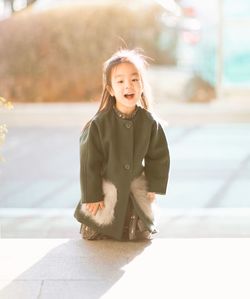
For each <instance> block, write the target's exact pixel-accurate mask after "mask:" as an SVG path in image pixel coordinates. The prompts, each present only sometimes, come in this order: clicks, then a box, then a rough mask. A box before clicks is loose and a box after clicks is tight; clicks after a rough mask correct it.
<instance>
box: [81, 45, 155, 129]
mask: <svg viewBox="0 0 250 299" xmlns="http://www.w3.org/2000/svg"><path fill="white" fill-rule="evenodd" d="M148 58H149V57H146V56H144V55H143V54H142V52H141V50H139V49H133V50H128V49H122V50H119V51H117V52H116V53H114V54H113V55H112V56H111V57H110V58H109V59H108V60H107V61H105V62H104V64H103V77H102V85H103V89H102V95H101V101H100V106H99V108H98V110H97V112H96V114H95V116H96V115H98V114H99V113H101V112H104V111H107V110H109V109H110V108H111V107H112V106H113V105H114V104H115V98H114V97H113V96H111V94H110V93H109V91H108V88H111V73H112V70H113V68H114V67H116V66H117V65H119V64H120V63H124V62H127V63H131V64H133V65H134V66H135V68H136V69H137V70H138V72H139V74H140V77H141V81H142V86H143V93H142V94H141V98H140V100H139V104H140V106H142V107H143V108H144V109H146V110H149V108H150V87H149V85H148V83H147V81H146V78H145V70H146V67H147V66H148V62H147V59H148ZM95 116H94V117H95ZM94 117H93V118H94ZM93 118H92V119H93ZM92 119H91V120H90V121H89V122H88V123H87V124H86V125H85V127H84V128H87V127H88V126H89V125H90V123H91V121H92Z"/></svg>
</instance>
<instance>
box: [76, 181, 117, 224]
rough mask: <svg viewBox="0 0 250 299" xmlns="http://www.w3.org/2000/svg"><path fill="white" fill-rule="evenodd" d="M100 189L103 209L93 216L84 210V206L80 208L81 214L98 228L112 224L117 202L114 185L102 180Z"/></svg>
mask: <svg viewBox="0 0 250 299" xmlns="http://www.w3.org/2000/svg"><path fill="white" fill-rule="evenodd" d="M102 188H103V193H104V208H103V209H102V210H98V211H97V213H96V215H95V216H94V215H92V214H91V213H90V212H89V211H88V210H87V209H86V205H85V204H83V205H82V206H81V210H82V212H83V213H84V214H85V215H86V216H88V217H89V218H91V219H92V220H94V221H95V222H96V223H97V224H98V225H100V226H102V225H108V224H111V223H112V222H113V220H114V210H115V205H116V202H117V189H116V187H115V185H114V184H112V183H111V182H108V181H105V180H103V182H102Z"/></svg>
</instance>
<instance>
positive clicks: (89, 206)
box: [85, 200, 104, 216]
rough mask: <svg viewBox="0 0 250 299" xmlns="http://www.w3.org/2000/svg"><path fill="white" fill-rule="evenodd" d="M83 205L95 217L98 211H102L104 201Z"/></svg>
mask: <svg viewBox="0 0 250 299" xmlns="http://www.w3.org/2000/svg"><path fill="white" fill-rule="evenodd" d="M85 205H86V209H87V210H88V211H89V212H90V213H91V214H92V215H94V216H95V215H96V213H97V212H98V210H99V209H101V210H102V209H103V208H104V201H103V200H102V201H98V202H91V203H85Z"/></svg>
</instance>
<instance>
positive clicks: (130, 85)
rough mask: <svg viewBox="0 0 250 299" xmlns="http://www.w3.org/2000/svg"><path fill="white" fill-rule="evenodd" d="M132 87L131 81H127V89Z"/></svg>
mask: <svg viewBox="0 0 250 299" xmlns="http://www.w3.org/2000/svg"><path fill="white" fill-rule="evenodd" d="M131 87H132V83H131V82H130V81H127V82H126V85H125V89H130V88H131Z"/></svg>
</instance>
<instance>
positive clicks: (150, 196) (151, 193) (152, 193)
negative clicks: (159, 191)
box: [147, 192, 155, 203]
mask: <svg viewBox="0 0 250 299" xmlns="http://www.w3.org/2000/svg"><path fill="white" fill-rule="evenodd" d="M147 197H148V199H149V201H150V202H151V203H152V202H154V201H155V193H154V192H148V194H147Z"/></svg>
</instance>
